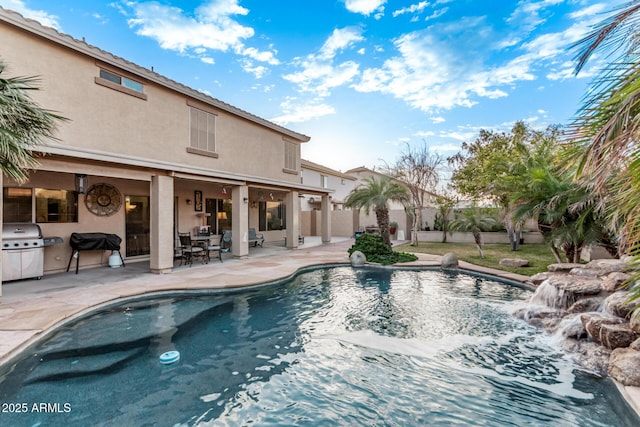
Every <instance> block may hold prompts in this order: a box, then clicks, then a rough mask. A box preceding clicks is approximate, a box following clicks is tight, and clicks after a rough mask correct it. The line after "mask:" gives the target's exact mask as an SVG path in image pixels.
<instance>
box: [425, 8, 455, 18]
mask: <svg viewBox="0 0 640 427" xmlns="http://www.w3.org/2000/svg"><path fill="white" fill-rule="evenodd" d="M448 11H449V8H448V7H443V8H442V9H438V10H435V11H434V12H433V13H432V14H431V15H429V16H427V17H426V18H424V20H425V21H431V20H432V19H436V18H440V17H441V16H442V15H444V14H445V13H447V12H448Z"/></svg>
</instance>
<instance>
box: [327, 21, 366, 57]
mask: <svg viewBox="0 0 640 427" xmlns="http://www.w3.org/2000/svg"><path fill="white" fill-rule="evenodd" d="M362 40H364V37H362V30H360V29H359V28H357V27H346V28H342V29H339V28H336V29H334V30H333V33H331V36H329V38H328V39H327V40H326V41H325V42H324V44H323V45H322V48H320V52H319V55H318V56H319V57H320V58H322V59H332V58H333V57H334V56H336V54H337V53H338V52H339V51H342V50H345V49H347V48H349V47H351V46H353V45H354V44H355V43H357V42H359V41H362Z"/></svg>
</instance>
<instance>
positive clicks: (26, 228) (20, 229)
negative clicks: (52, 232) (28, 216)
mask: <svg viewBox="0 0 640 427" xmlns="http://www.w3.org/2000/svg"><path fill="white" fill-rule="evenodd" d="M27 239H42V232H41V231H40V226H39V225H38V224H32V223H30V222H25V223H20V222H8V223H6V224H2V241H3V242H7V241H16V240H27Z"/></svg>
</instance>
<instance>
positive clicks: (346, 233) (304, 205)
mask: <svg viewBox="0 0 640 427" xmlns="http://www.w3.org/2000/svg"><path fill="white" fill-rule="evenodd" d="M300 179H301V182H302V183H303V184H306V185H318V186H320V187H321V188H323V189H324V190H326V191H330V192H331V193H330V196H329V200H330V203H329V209H330V212H329V221H330V226H331V235H332V236H341V237H352V236H353V231H354V230H353V215H354V213H353V211H351V210H350V209H347V208H345V206H344V201H345V199H346V198H347V195H348V194H349V193H350V192H351V190H353V188H355V183H356V181H357V178H356V177H355V176H353V175H349V174H346V173H342V172H340V171H337V170H335V169H331V168H328V167H326V166H323V165H320V164H318V163H314V162H311V161H309V160H305V159H302V160H301V172H300ZM300 211H301V217H300V218H301V219H300V221H301V232H302V235H304V236H320V235H321V234H322V231H323V228H324V227H323V226H322V218H323V217H324V214H325V212H324V210H323V208H322V199H321V198H320V197H318V196H317V195H314V194H306V193H305V194H301V196H300Z"/></svg>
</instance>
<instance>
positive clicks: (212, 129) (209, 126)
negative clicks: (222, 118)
mask: <svg viewBox="0 0 640 427" xmlns="http://www.w3.org/2000/svg"><path fill="white" fill-rule="evenodd" d="M190 120H191V133H190V137H189V138H190V141H189V146H190V147H189V148H191V150H187V151H189V152H192V153H197V154H206V153H215V151H216V116H215V114H211V113H208V112H206V111H203V110H200V109H198V108H194V107H191V111H190Z"/></svg>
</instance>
